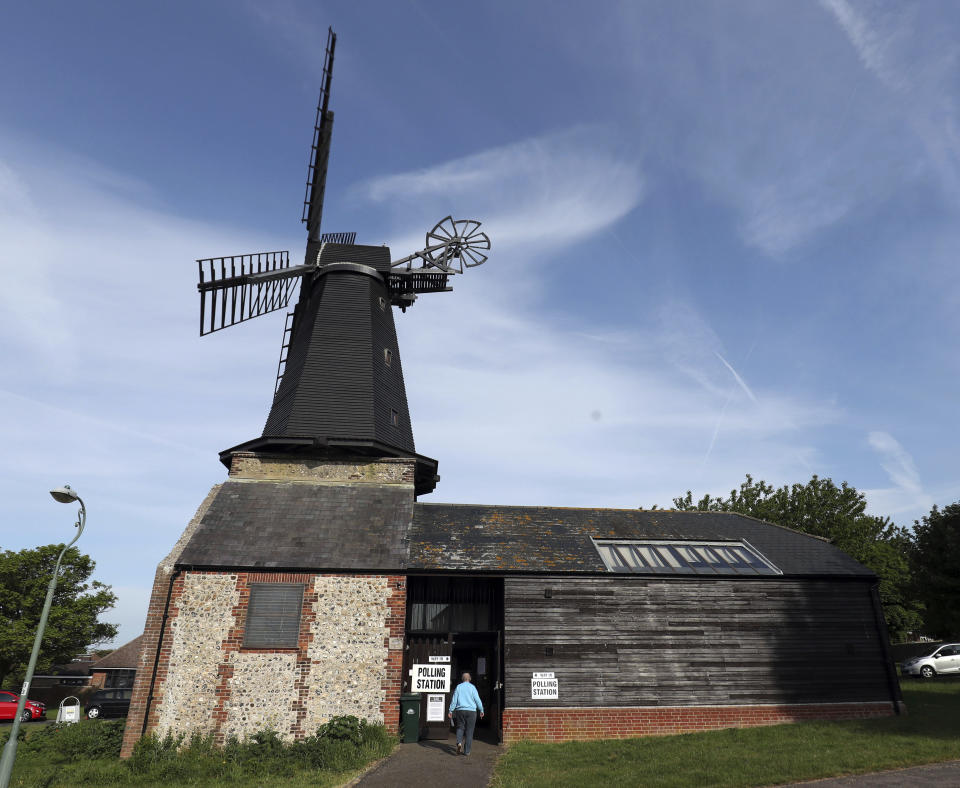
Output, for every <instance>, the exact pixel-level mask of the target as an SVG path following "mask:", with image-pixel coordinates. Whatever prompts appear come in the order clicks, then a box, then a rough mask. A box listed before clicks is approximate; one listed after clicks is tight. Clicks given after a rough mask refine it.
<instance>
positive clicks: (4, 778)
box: [0, 484, 87, 788]
mask: <svg viewBox="0 0 960 788" xmlns="http://www.w3.org/2000/svg"><path fill="white" fill-rule="evenodd" d="M50 495H52V496H53V499H54V500H55V501H59V502H60V503H73V502H74V501H76V502H78V503H79V504H80V511H79V512H78V514H77V522H76V523H74V526H73V527H74V528H76V529H77V535H76V536H74V537H73V539H72V540H71V542H70V544H68V545H67V546H66V547H64V548H63V550H61V551H60V555H59V557H58V558H57V565H56V567H54V570H53V577H51V578H50V585H49V586H48V588H47V599H46V601H45V602H44V603H43V612H42V613H41V614H40V623H39V624H38V625H37V636H36V637H35V638H34V640H33V652H32V653H31V654H30V662H29V663H27V674H26V676H24V679H23V688H22V689H21V690H20V702H19V703H18V704H17V713H16V715H15V716H14V718H13V727H12V728H11V729H10V738H9V739H7V743H6V745H5V746H4V748H3V756H2V757H0V788H7V786H8V785H9V784H10V774H11V772H13V762H14V760H15V759H16V757H17V734H18V733H19V732H20V715H21V714H23V706H24V704H25V703H26V702H27V693H28V692H29V691H30V681H31V679H33V669H34V668H35V667H36V666H37V657H38V656H39V654H40V643H41V642H42V641H43V630H44V629H46V626H47V616H48V615H49V614H50V607H51V605H52V604H53V592H54V591H55V590H56V588H57V579H58V577H59V575H60V562H61V561H62V560H63V555H64V553H66V552H67V550H69V549H70V548H71V547H73V544H74V542H76V541H77V539H79V538H80V534H82V533H83V526H84V525H86V524H87V508H86V507H85V506H84V505H83V500H82V499H81V498H80V496H79V495H77V493H76V492H75V491H74V490H71V489H70V485H69V484H65V485H63V487H57V489H55V490H51V491H50Z"/></svg>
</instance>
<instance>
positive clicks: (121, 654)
mask: <svg viewBox="0 0 960 788" xmlns="http://www.w3.org/2000/svg"><path fill="white" fill-rule="evenodd" d="M142 645H143V635H137V637H135V638H134V639H133V640H131V641H130V642H129V643H124V644H123V645H122V646H120V648H117V649H114V650H113V651H111V652H110V653H109V654H107V656H105V657H103V658H102V659H98V660H97V661H96V662H94V663H93V664H92V665H91V666H90V672H91V673H93V672H94V671H97V670H113V669H117V668H119V669H122V670H130V669H134V670H136V667H137V665H138V664H139V662H140V649H141V647H142Z"/></svg>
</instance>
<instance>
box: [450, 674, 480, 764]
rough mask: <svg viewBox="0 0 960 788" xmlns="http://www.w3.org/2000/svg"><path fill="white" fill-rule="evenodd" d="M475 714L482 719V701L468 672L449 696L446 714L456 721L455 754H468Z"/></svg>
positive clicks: (475, 718) (471, 742) (475, 719)
mask: <svg viewBox="0 0 960 788" xmlns="http://www.w3.org/2000/svg"><path fill="white" fill-rule="evenodd" d="M477 714H479V715H480V719H483V703H481V702H480V695H479V694H477V688H476V687H474V686H473V684H471V683H470V674H469V673H464V674H463V675H462V676H461V677H460V683H459V684H458V685H457V688H456V689H455V690H454V691H453V697H452V698H450V710H449V711H448V712H447V716H448V717H450V721H451V722H454V721H456V726H457V754H458V755H459V754H460V753H463V754H464V755H469V754H470V745H472V744H473V728H474V726H475V725H476V724H477Z"/></svg>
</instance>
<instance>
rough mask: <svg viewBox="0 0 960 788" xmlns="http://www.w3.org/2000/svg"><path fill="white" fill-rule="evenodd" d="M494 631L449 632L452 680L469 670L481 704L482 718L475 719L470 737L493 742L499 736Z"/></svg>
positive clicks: (498, 680) (495, 639)
mask: <svg viewBox="0 0 960 788" xmlns="http://www.w3.org/2000/svg"><path fill="white" fill-rule="evenodd" d="M497 638H498V633H497V632H458V633H454V636H453V659H452V660H451V663H452V666H453V676H454V680H455V682H456V683H459V682H460V677H461V676H462V675H463V673H464V672H467V673H469V674H470V677H471V681H472V682H473V684H474V686H475V687H476V688H477V694H478V695H479V696H480V702H481V703H482V704H483V708H484V712H485V714H484V715H483V719H479V718H478V719H477V727H476V731H475V733H474V737H475V738H476V739H479V740H481V741H489V742H492V743H494V744H496V743H497V742H498V741H499V740H500V707H499V703H500V695H501V694H502V693H501V692H500V691H499V689H500V684H501V681H500V676H499V675H495V669H496V668H495V665H497V662H498V660H497V655H496V653H495V652H496V648H497Z"/></svg>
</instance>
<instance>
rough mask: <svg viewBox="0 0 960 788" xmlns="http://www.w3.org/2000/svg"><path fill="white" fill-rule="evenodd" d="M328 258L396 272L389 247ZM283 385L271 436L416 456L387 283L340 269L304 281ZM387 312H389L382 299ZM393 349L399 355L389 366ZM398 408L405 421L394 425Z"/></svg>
mask: <svg viewBox="0 0 960 788" xmlns="http://www.w3.org/2000/svg"><path fill="white" fill-rule="evenodd" d="M322 261H323V262H325V263H329V262H357V263H361V264H364V265H370V266H374V267H377V268H381V269H382V268H384V266H386V268H387V269H389V264H390V250H389V249H387V248H386V247H379V246H378V247H366V246H349V245H343V244H327V245H326V246H325V247H324V252H323V258H322ZM303 287H304V288H306V291H307V292H306V293H305V294H304V295H303V296H302V297H301V302H300V303H299V304H298V305H297V314H296V319H295V323H294V329H293V335H292V337H291V343H290V349H289V353H288V356H287V363H286V366H285V368H284V375H283V380H282V381H281V383H280V387H279V389H278V391H277V395H276V397H275V398H274V402H273V406H272V408H271V410H270V415H269V416H268V418H267V422H266V425H265V427H264V431H263V434H264V435H265V436H271V437H283V436H288V437H309V438H321V439H324V438H338V439H353V440H361V441H378V442H380V443H385V444H387V445H389V446H394V447H396V448H399V449H401V450H403V451H409V452H413V451H414V443H413V430H412V429H411V425H410V414H409V410H408V406H407V395H406V390H405V387H404V384H403V369H402V366H401V364H400V353H399V350H398V348H397V333H396V328H395V326H394V322H393V307H392V306H390V303H389V300H390V299H389V294H388V292H387V289H386V286H385V284H384V283H383V282H382V281H378V280H377V279H375V278H373V277H370V276H367V275H365V274H362V273H356V272H352V271H336V272H331V273H328V274H325V275H323V276H320V277H319V278H317V279H316V280H315V281H310V280H309V279H308V280H306V281H304V283H303ZM381 299H385V301H386V308H385V309H381V307H380V300H381ZM385 348H388V349H390V350H391V352H392V354H393V359H392V363H391V364H390V365H389V366H387V365H386V364H385V363H384V354H383V351H384V349H385ZM391 410H394V411H396V412H397V416H398V419H397V421H398V423H397V424H396V425H394V424H392V423H391Z"/></svg>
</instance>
